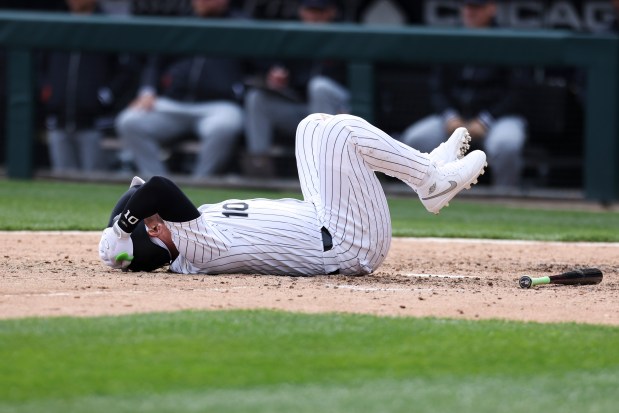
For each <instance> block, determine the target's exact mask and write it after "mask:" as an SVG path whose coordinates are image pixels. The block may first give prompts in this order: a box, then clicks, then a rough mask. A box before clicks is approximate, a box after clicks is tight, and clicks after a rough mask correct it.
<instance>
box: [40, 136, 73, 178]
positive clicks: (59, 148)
mask: <svg viewBox="0 0 619 413" xmlns="http://www.w3.org/2000/svg"><path fill="white" fill-rule="evenodd" d="M47 141H48V144H49V157H50V160H51V164H52V170H53V171H54V172H66V171H76V170H78V169H79V164H78V161H77V152H76V146H77V143H76V142H75V137H74V136H73V135H72V134H70V133H67V132H66V131H65V130H63V129H51V130H49V131H48V132H47Z"/></svg>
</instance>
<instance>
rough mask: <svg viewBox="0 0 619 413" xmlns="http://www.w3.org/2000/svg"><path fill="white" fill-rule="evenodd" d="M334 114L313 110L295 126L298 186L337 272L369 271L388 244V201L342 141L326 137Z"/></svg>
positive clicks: (384, 251) (387, 247)
mask: <svg viewBox="0 0 619 413" xmlns="http://www.w3.org/2000/svg"><path fill="white" fill-rule="evenodd" d="M332 119H333V116H330V115H325V114H312V115H310V116H308V117H306V118H305V119H304V120H303V121H302V122H301V123H300V124H299V127H298V128H297V138H296V139H297V141H296V156H297V169H298V171H299V178H300V181H301V189H302V191H303V196H304V198H305V199H306V200H308V201H310V202H312V203H314V205H316V209H317V213H318V219H319V221H320V225H322V226H324V227H325V228H327V229H328V231H329V232H330V233H331V235H332V237H333V244H334V250H335V251H336V252H337V255H338V258H339V260H340V272H341V273H342V274H365V273H370V272H372V271H373V270H374V269H375V268H376V267H378V266H379V265H380V263H381V262H382V261H383V260H384V258H385V256H386V255H387V252H388V251H389V247H390V243H391V220H390V217H389V211H388V206H387V200H386V198H385V195H384V192H383V190H382V187H381V185H380V182H379V181H378V178H377V177H376V175H375V174H374V173H373V172H372V171H371V169H370V168H368V167H367V166H366V165H364V161H363V160H362V159H361V158H360V157H359V156H358V155H357V154H356V149H355V147H354V145H350V144H349V143H348V142H347V140H346V139H337V138H334V139H329V138H330V137H328V136H326V135H325V126H328V125H329V124H330V121H331V120H332Z"/></svg>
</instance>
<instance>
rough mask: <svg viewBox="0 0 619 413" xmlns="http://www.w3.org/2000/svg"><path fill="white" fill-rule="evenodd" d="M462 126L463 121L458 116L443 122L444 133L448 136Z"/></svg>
mask: <svg viewBox="0 0 619 413" xmlns="http://www.w3.org/2000/svg"><path fill="white" fill-rule="evenodd" d="M461 126H465V125H464V120H463V119H462V118H461V117H460V116H452V117H450V118H449V119H447V120H446V121H445V132H447V136H450V135H451V134H452V133H453V132H454V131H455V130H456V129H458V128H459V127H461Z"/></svg>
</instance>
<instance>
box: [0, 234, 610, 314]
mask: <svg viewBox="0 0 619 413" xmlns="http://www.w3.org/2000/svg"><path fill="white" fill-rule="evenodd" d="M99 236H100V234H99V233H98V232H97V233H95V232H83V233H80V232H45V233H37V232H2V233H0V248H1V249H2V253H1V255H0V262H1V264H2V265H1V268H2V272H1V273H0V318H4V319H6V318H19V317H30V316H97V315H117V314H128V313H143V312H153V311H177V310H185V309H204V310H219V309H235V308H244V309H249V308H252V309H257V308H262V309H264V308H266V309H278V310H285V311H299V312H308V313H318V312H349V313H367V314H375V315H381V316H414V317H422V316H432V317H448V318H466V319H509V320H521V321H538V322H579V323H595V324H608V325H619V244H608V243H607V244H595V243H543V242H526V241H523V242H520V241H479V240H443V239H423V238H420V239H410V238H407V239H401V238H395V239H394V240H393V243H392V249H391V252H390V253H389V256H388V257H387V260H386V261H385V263H384V264H383V265H382V266H381V267H380V268H379V269H378V271H376V272H375V273H374V274H372V275H368V276H364V277H346V276H341V275H333V276H317V277H296V278H293V277H282V276H255V275H225V276H221V275H218V276H209V275H178V274H172V273H168V272H167V271H165V270H160V271H157V272H154V273H131V272H120V271H115V270H111V269H108V268H107V267H105V266H103V264H101V263H100V261H99V258H98V255H97V245H98V241H99ZM584 267H597V268H600V269H601V270H602V272H603V274H604V280H603V281H602V283H601V284H598V285H589V286H561V285H545V286H541V287H538V288H534V289H531V290H522V289H520V288H518V278H519V277H520V276H521V275H523V274H529V275H532V276H544V275H552V274H555V273H561V272H564V271H568V270H571V269H574V268H584Z"/></svg>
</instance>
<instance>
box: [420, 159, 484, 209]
mask: <svg viewBox="0 0 619 413" xmlns="http://www.w3.org/2000/svg"><path fill="white" fill-rule="evenodd" d="M487 165H488V164H487V163H486V154H485V153H484V152H482V151H473V152H471V153H469V154H468V155H466V156H465V157H464V158H462V159H458V160H456V161H453V162H449V163H446V164H444V165H439V164H436V163H433V164H431V165H430V167H429V169H428V176H427V177H426V179H425V180H424V183H423V184H422V185H421V186H420V187H419V188H417V194H418V195H419V199H420V200H421V203H422V204H423V206H425V207H426V209H427V210H428V211H430V212H432V213H434V214H438V213H439V211H440V210H441V208H443V207H445V206H449V201H451V199H452V198H453V197H454V196H456V195H457V194H458V193H459V192H460V191H462V190H463V189H469V188H470V187H471V185H473V184H476V183H477V177H479V175H483V173H484V168H485V167H486V166H487Z"/></svg>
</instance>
